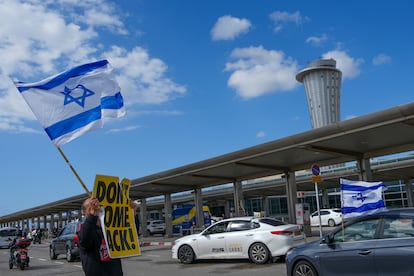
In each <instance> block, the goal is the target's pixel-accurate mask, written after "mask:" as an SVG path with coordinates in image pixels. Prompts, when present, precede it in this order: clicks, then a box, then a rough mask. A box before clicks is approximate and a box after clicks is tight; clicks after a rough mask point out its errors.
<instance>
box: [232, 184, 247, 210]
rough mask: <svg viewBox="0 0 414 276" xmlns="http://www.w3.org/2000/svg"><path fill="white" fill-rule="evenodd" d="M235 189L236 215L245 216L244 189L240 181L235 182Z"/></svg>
mask: <svg viewBox="0 0 414 276" xmlns="http://www.w3.org/2000/svg"><path fill="white" fill-rule="evenodd" d="M233 189H234V213H235V214H234V215H235V216H236V217H240V216H244V215H245V214H244V199H243V187H242V183H241V181H240V180H236V181H234V182H233Z"/></svg>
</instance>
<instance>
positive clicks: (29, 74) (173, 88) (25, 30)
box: [0, 0, 186, 132]
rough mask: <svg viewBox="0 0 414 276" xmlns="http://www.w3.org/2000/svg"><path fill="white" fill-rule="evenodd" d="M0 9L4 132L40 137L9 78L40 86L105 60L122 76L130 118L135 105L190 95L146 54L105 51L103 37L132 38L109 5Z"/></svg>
mask: <svg viewBox="0 0 414 276" xmlns="http://www.w3.org/2000/svg"><path fill="white" fill-rule="evenodd" d="M0 5H1V7H2V8H1V9H0V25H1V26H2V28H0V41H2V43H1V45H0V60H1V61H2V66H1V68H0V131H2V130H3V131H15V132H37V131H38V124H36V123H37V122H34V121H35V117H34V115H33V114H32V112H31V111H30V109H29V108H28V106H27V104H26V103H25V102H24V100H23V99H22V97H21V95H19V93H18V91H17V89H16V88H15V87H14V85H13V82H12V81H11V79H10V78H9V76H12V77H13V78H14V79H16V80H19V81H25V82H33V81H40V80H41V79H44V78H46V77H49V76H51V75H54V74H56V73H58V72H60V71H63V70H66V69H69V68H70V67H72V66H75V65H79V64H82V63H86V62H91V61H95V60H98V59H102V58H107V59H108V60H110V62H111V63H112V65H113V67H114V68H115V73H116V74H117V75H118V81H119V83H120V86H121V90H122V93H123V95H124V98H125V101H126V105H129V109H128V113H129V114H131V113H133V106H134V105H138V104H141V105H142V104H160V103H163V102H166V101H169V100H171V99H173V98H175V97H176V96H178V95H182V94H184V93H185V92H186V88H185V87H184V86H181V85H178V84H176V83H175V82H174V81H173V80H171V79H170V78H168V77H166V74H167V70H168V66H167V65H166V64H165V63H164V62H163V61H162V60H160V59H157V58H152V57H150V55H149V54H148V52H147V50H145V49H143V48H141V47H139V46H136V47H135V48H133V49H132V50H128V49H123V48H120V47H118V46H116V45H113V46H112V47H111V48H107V49H105V47H108V46H104V45H103V44H102V43H100V39H101V35H106V34H108V32H109V34H110V35H115V36H119V35H124V34H127V33H128V31H127V30H126V28H125V26H124V25H123V23H122V21H121V18H123V15H122V14H120V13H119V12H118V11H117V10H116V8H115V7H114V6H113V5H112V4H109V3H108V2H106V1H105V0H63V1H58V2H57V1H41V0H31V1H19V0H0ZM98 31H99V32H98ZM109 47H110V46H109ZM119 75H122V77H119ZM131 111H132V112H131ZM33 122H34V123H33ZM31 124H33V126H30V125H31ZM35 124H36V125H35Z"/></svg>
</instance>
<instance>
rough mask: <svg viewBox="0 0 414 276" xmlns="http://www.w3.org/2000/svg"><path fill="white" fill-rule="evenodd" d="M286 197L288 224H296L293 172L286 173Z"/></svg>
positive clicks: (294, 177) (295, 195) (294, 178)
mask: <svg viewBox="0 0 414 276" xmlns="http://www.w3.org/2000/svg"><path fill="white" fill-rule="evenodd" d="M285 178H286V195H287V203H288V215H289V222H290V223H296V211H295V204H296V203H297V194H296V191H297V189H296V176H295V172H286V173H285Z"/></svg>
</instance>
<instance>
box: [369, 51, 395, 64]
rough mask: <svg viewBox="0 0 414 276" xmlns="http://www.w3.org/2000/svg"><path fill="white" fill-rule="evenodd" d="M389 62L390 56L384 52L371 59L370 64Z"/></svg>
mask: <svg viewBox="0 0 414 276" xmlns="http://www.w3.org/2000/svg"><path fill="white" fill-rule="evenodd" d="M390 62H391V57H390V56H388V55H386V54H379V55H377V56H376V57H374V58H373V59H372V64H374V65H381V64H387V63H390Z"/></svg>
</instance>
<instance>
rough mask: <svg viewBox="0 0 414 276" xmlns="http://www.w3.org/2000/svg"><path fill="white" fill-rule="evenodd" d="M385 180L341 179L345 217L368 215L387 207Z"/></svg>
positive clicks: (343, 213) (343, 214)
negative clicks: (384, 192)
mask: <svg viewBox="0 0 414 276" xmlns="http://www.w3.org/2000/svg"><path fill="white" fill-rule="evenodd" d="M385 190H387V186H385V185H384V183H383V182H365V181H352V180H347V179H341V198H342V216H343V218H350V217H356V216H361V215H368V214H372V213H375V212H378V211H380V210H384V209H385V202H384V200H383V199H382V192H383V191H385Z"/></svg>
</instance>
